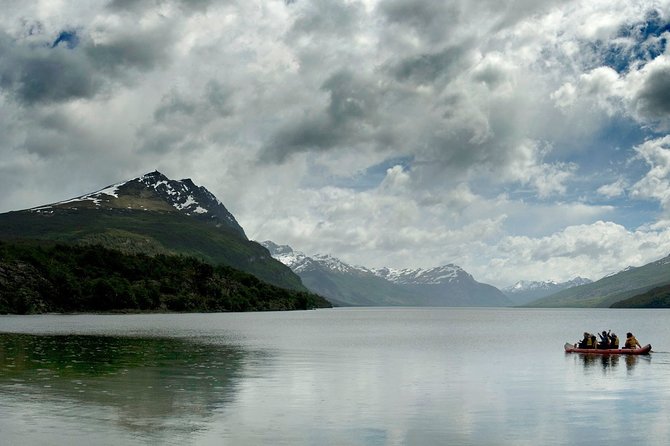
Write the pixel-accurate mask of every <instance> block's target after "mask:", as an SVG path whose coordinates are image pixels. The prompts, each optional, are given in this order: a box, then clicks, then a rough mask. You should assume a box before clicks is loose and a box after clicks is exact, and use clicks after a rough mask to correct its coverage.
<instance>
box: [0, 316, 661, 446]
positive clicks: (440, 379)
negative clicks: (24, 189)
mask: <svg viewBox="0 0 670 446" xmlns="http://www.w3.org/2000/svg"><path fill="white" fill-rule="evenodd" d="M603 329H605V330H608V329H612V330H614V331H615V332H616V333H617V334H618V335H619V336H620V337H622V338H623V337H625V333H626V331H632V332H634V334H635V335H636V337H637V338H638V340H640V342H641V343H642V344H647V343H650V344H652V346H653V353H652V354H651V355H650V356H637V357H634V356H630V357H618V356H605V357H598V356H588V355H580V354H566V353H564V351H563V344H564V343H565V342H566V341H569V342H574V341H576V340H577V339H578V338H579V337H580V335H581V333H582V332H584V331H590V332H596V331H602V330H603ZM669 352H670V311H668V310H611V309H588V310H585V309H500V308H495V309H494V308H483V309H474V308H349V309H347V308H339V309H329V310H316V311H305V312H269V313H229V314H158V315H44V316H0V444H3V445H43V444H50V445H79V444H81V445H88V444H96V445H118V444H130V445H144V444H161V445H162V444H167V445H220V444H230V445H247V444H248V445H260V444H271V445H436V444H449V445H538V444H543V445H580V444H584V445H612V444H647V445H667V444H670V422H668V419H669V415H670V353H669Z"/></svg>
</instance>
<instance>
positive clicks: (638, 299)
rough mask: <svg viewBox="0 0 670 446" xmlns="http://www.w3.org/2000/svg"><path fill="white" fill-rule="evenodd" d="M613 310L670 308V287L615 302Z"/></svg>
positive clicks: (659, 288)
mask: <svg viewBox="0 0 670 446" xmlns="http://www.w3.org/2000/svg"><path fill="white" fill-rule="evenodd" d="M611 308H670V285H664V286H660V287H657V288H653V289H651V290H649V291H647V292H646V293H642V294H639V295H637V296H633V297H630V298H628V299H624V300H621V301H619V302H615V303H614V304H612V307H611Z"/></svg>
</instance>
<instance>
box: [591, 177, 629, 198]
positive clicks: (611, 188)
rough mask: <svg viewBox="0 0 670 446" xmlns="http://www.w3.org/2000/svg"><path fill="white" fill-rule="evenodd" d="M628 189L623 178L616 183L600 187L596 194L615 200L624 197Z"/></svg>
mask: <svg viewBox="0 0 670 446" xmlns="http://www.w3.org/2000/svg"><path fill="white" fill-rule="evenodd" d="M626 188H627V182H626V180H624V179H623V178H619V179H618V180H616V181H615V182H614V183H610V184H605V185H603V186H600V187H599V188H598V189H597V190H596V192H597V193H598V194H600V195H602V196H604V197H606V198H615V197H620V196H622V195H623V194H624V193H625V191H626Z"/></svg>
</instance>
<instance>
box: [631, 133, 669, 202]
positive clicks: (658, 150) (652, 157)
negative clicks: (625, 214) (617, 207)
mask: <svg viewBox="0 0 670 446" xmlns="http://www.w3.org/2000/svg"><path fill="white" fill-rule="evenodd" d="M635 150H636V152H637V153H638V155H639V156H640V157H641V158H642V159H643V160H644V161H645V162H646V163H647V165H649V172H648V173H647V174H646V175H645V176H644V177H643V178H642V179H641V180H639V181H638V182H636V183H635V184H633V186H631V196H633V197H634V198H642V199H654V200H658V201H659V202H660V203H661V206H663V208H664V209H665V210H666V211H667V210H670V135H669V136H664V137H662V138H657V139H652V140H649V141H645V142H644V143H643V144H641V145H639V146H636V147H635Z"/></svg>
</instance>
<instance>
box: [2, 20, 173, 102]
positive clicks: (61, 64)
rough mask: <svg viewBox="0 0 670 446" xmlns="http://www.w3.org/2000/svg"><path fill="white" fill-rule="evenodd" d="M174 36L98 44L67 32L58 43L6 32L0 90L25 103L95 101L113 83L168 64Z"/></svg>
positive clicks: (158, 33) (152, 34) (146, 35)
mask: <svg viewBox="0 0 670 446" xmlns="http://www.w3.org/2000/svg"><path fill="white" fill-rule="evenodd" d="M170 35H171V33H170V32H169V31H166V30H163V29H160V30H152V31H144V32H138V33H135V34H126V35H122V36H118V37H116V38H112V39H110V41H109V42H106V43H101V44H96V43H95V42H93V41H92V40H91V39H90V38H86V36H80V35H79V34H77V33H74V32H72V31H62V32H60V33H59V34H58V37H57V38H56V39H55V40H53V42H50V41H47V40H46V37H45V39H44V40H43V42H42V43H41V44H35V43H26V42H24V41H20V40H17V39H14V38H12V37H11V36H9V35H7V34H4V33H0V89H1V90H3V91H5V92H8V93H9V94H10V95H11V96H12V97H13V98H14V99H15V100H16V101H18V102H20V103H22V104H25V105H36V104H49V103H60V102H67V101H71V100H76V99H90V98H92V97H94V96H95V95H96V94H97V93H99V92H100V91H101V89H103V88H104V87H105V86H106V85H108V84H109V83H110V82H113V81H115V80H128V79H129V78H130V76H131V75H132V74H133V72H136V71H149V70H152V69H153V68H155V67H156V66H157V65H159V64H162V63H166V62H167V61H168V60H169V56H168V52H167V51H168V47H167V45H166V41H167V40H169V37H170Z"/></svg>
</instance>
